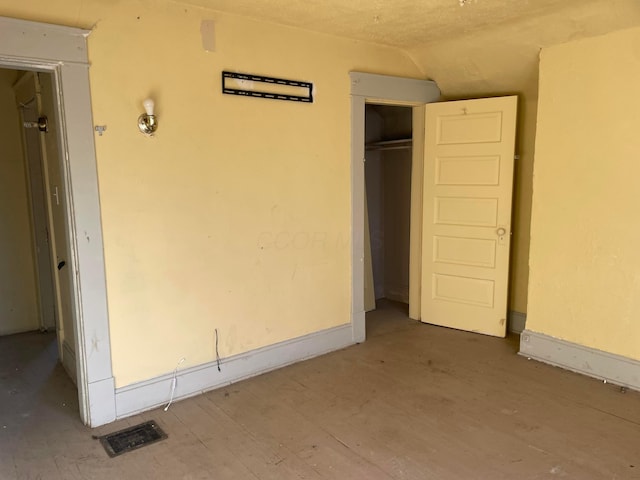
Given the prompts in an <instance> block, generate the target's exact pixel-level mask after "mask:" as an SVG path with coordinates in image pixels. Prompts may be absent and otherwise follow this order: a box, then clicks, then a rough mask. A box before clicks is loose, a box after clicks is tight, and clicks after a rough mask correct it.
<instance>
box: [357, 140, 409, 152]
mask: <svg viewBox="0 0 640 480" xmlns="http://www.w3.org/2000/svg"><path fill="white" fill-rule="evenodd" d="M411 144H412V140H411V139H410V138H401V139H399V140H382V141H380V142H371V143H367V144H366V145H365V148H366V150H404V149H407V148H411Z"/></svg>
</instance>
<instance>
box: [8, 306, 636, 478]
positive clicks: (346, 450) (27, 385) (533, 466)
mask: <svg viewBox="0 0 640 480" xmlns="http://www.w3.org/2000/svg"><path fill="white" fill-rule="evenodd" d="M382 307H383V308H380V309H379V310H377V311H375V312H372V313H371V314H370V315H369V316H368V318H367V337H368V340H367V341H366V342H364V343H363V344H360V345H355V346H353V347H350V348H347V349H344V350H342V351H339V352H334V353H331V354H328V355H325V356H322V357H319V358H315V359H312V360H309V361H306V362H302V363H299V364H296V365H293V366H290V367H287V368H284V369H281V370H278V371H274V372H271V373H268V374H265V375H262V376H259V377H256V378H253V379H250V380H246V381H243V382H240V383H237V384H234V385H232V386H230V387H228V388H222V389H219V390H216V391H213V392H209V393H207V394H204V395H201V396H198V397H194V398H191V399H188V400H184V401H180V402H177V403H175V404H173V405H172V406H171V408H170V409H169V411H168V412H164V411H162V410H161V409H158V410H155V411H152V412H147V413H145V414H143V415H138V416H135V417H131V418H127V419H124V420H120V421H118V422H115V423H113V424H111V425H107V426H104V427H100V428H98V429H94V430H91V429H89V428H87V427H84V426H83V425H81V423H80V421H79V417H78V413H77V409H78V402H77V399H76V391H75V388H74V386H73V384H72V383H71V381H70V380H69V378H68V377H67V376H66V374H65V372H64V370H63V368H62V367H61V366H60V365H59V364H56V361H55V359H56V353H57V352H56V350H55V349H56V345H55V337H53V336H52V335H50V334H39V333H33V334H22V335H13V336H10V337H0V479H1V480H13V479H53V480H57V479H65V480H66V479H107V478H108V479H216V480H224V479H273V480H287V479H367V480H377V479H416V480H417V479H443V480H447V479H492V480H495V479H553V478H559V479H560V478H562V479H585V480H589V479H640V394H638V393H637V392H630V391H629V392H623V391H622V390H621V389H620V388H618V387H616V386H613V385H610V384H603V383H601V382H598V381H596V380H593V379H590V378H587V377H583V376H580V375H577V374H573V373H570V372H566V371H563V370H560V369H557V368H553V367H550V366H547V365H543V364H540V363H537V362H534V361H528V360H527V359H526V358H522V357H520V356H517V355H516V352H517V339H516V338H515V337H513V338H508V339H506V340H503V339H495V338H489V337H484V336H480V335H474V334H470V333H465V332H459V331H455V330H449V329H445V328H439V327H434V326H429V325H425V324H421V323H419V322H413V321H411V320H409V319H408V318H407V316H406V310H405V308H404V307H403V306H402V305H399V304H394V303H391V302H383V305H382ZM149 419H153V420H155V421H157V422H158V424H159V425H160V426H161V427H162V428H163V429H164V430H165V432H167V433H168V435H169V438H168V439H167V440H164V441H162V442H159V443H156V444H154V445H150V446H148V447H144V448H141V449H139V450H136V451H133V452H130V453H127V454H124V455H122V456H120V457H116V458H113V459H112V458H109V457H108V456H107V454H106V453H105V452H104V450H103V449H102V447H101V446H100V444H99V442H98V441H96V440H93V439H92V435H102V434H105V433H110V432H113V431H116V430H119V429H121V428H124V427H126V426H129V425H135V424H137V423H140V422H142V421H145V420H149Z"/></svg>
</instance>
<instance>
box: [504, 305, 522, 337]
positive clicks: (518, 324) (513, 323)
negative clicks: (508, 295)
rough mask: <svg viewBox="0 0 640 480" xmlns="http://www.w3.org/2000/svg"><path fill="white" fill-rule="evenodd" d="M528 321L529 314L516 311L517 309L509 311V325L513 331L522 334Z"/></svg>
mask: <svg viewBox="0 0 640 480" xmlns="http://www.w3.org/2000/svg"><path fill="white" fill-rule="evenodd" d="M526 323H527V314H526V313H522V312H516V311H515V310H511V311H510V312H509V318H508V323H507V325H508V327H509V331H510V332H511V333H517V334H518V335H519V334H521V333H522V332H523V331H524V330H525V328H526Z"/></svg>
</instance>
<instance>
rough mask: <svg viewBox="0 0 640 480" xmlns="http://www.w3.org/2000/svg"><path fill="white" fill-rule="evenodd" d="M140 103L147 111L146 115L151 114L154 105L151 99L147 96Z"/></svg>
mask: <svg viewBox="0 0 640 480" xmlns="http://www.w3.org/2000/svg"><path fill="white" fill-rule="evenodd" d="M142 105H143V106H144V110H145V111H146V112H147V115H153V107H154V106H155V103H154V101H153V100H151V99H150V98H147V99H146V100H145V101H144V102H142Z"/></svg>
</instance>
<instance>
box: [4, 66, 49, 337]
mask: <svg viewBox="0 0 640 480" xmlns="http://www.w3.org/2000/svg"><path fill="white" fill-rule="evenodd" d="M16 78H17V76H16V72H15V71H9V70H0V335H6V334H10V333H16V332H25V331H29V330H37V329H38V327H39V326H40V319H39V316H38V296H37V287H36V270H35V265H34V262H33V243H32V235H31V220H30V218H31V216H30V215H31V214H30V212H29V199H28V196H27V177H26V173H25V167H24V157H23V153H22V138H21V133H20V118H19V115H18V110H17V108H16V100H15V96H14V93H13V89H12V85H13V82H14V81H15V80H16Z"/></svg>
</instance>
